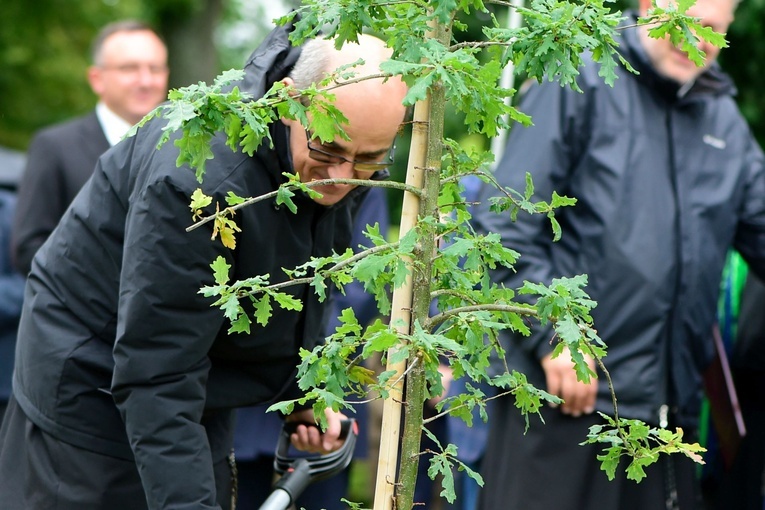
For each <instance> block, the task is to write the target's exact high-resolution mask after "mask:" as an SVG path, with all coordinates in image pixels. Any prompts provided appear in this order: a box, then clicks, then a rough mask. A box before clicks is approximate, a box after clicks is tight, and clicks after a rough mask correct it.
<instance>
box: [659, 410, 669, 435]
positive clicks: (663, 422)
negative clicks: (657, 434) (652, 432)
mask: <svg viewBox="0 0 765 510" xmlns="http://www.w3.org/2000/svg"><path fill="white" fill-rule="evenodd" d="M668 426H669V406H668V405H667V404H663V405H662V406H661V407H659V427H661V428H663V429H666V428H667V427H668Z"/></svg>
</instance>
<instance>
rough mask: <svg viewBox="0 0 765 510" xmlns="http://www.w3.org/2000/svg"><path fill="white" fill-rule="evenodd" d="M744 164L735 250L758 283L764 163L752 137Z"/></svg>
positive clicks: (762, 269) (764, 249)
mask: <svg viewBox="0 0 765 510" xmlns="http://www.w3.org/2000/svg"><path fill="white" fill-rule="evenodd" d="M743 161H744V164H745V165H746V168H745V172H744V175H746V179H747V181H746V185H745V187H744V189H745V192H744V198H743V200H742V204H743V205H742V207H741V211H740V214H739V221H738V225H737V228H736V236H735V239H734V248H735V249H736V250H738V251H739V253H741V256H742V257H744V260H746V262H747V264H749V267H750V268H751V269H752V271H754V272H755V273H756V274H757V276H758V277H759V278H760V280H761V281H765V162H764V158H763V153H762V150H761V149H760V146H759V145H758V144H757V142H756V140H755V139H754V138H753V137H752V136H751V133H750V134H749V143H748V146H747V150H746V153H745V157H744V159H743Z"/></svg>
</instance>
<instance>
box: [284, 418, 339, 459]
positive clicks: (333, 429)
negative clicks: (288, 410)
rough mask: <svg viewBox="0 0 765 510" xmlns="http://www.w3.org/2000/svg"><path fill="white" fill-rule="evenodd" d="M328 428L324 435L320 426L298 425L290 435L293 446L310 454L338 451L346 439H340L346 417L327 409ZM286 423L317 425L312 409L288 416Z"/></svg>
mask: <svg viewBox="0 0 765 510" xmlns="http://www.w3.org/2000/svg"><path fill="white" fill-rule="evenodd" d="M324 414H325V415H326V416H327V422H328V425H329V426H328V427H327V431H326V432H324V433H323V434H322V433H321V430H320V429H319V427H318V426H313V425H302V424H301V425H298V426H297V430H296V431H295V432H294V433H293V434H292V435H290V441H291V442H292V445H293V446H294V447H295V448H297V449H298V450H303V451H306V452H310V453H321V454H324V453H329V452H332V451H335V450H337V449H338V448H340V447H341V446H342V445H343V441H344V439H340V422H341V421H342V420H344V419H345V416H344V415H343V414H341V413H339V412H336V411H333V410H331V409H325V410H324ZM286 421H288V422H289V421H296V422H304V423H316V419H315V417H314V414H313V410H312V409H305V410H303V411H297V412H294V413H292V414H290V415H289V416H287V418H286Z"/></svg>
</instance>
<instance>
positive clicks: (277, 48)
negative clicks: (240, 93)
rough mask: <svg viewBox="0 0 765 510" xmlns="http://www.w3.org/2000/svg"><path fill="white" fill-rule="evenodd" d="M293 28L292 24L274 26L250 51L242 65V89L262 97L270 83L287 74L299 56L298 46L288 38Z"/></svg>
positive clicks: (254, 95)
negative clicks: (258, 44)
mask: <svg viewBox="0 0 765 510" xmlns="http://www.w3.org/2000/svg"><path fill="white" fill-rule="evenodd" d="M293 30H294V27H293V25H292V24H289V25H285V26H283V27H276V28H275V29H274V30H272V31H271V33H270V34H268V36H266V38H265V40H264V41H263V42H262V43H260V46H258V47H257V48H256V49H255V51H253V52H252V54H251V55H250V57H249V58H248V59H247V63H246V64H245V66H244V73H245V74H244V81H243V83H242V86H241V88H242V90H244V91H245V92H247V93H249V94H252V95H253V97H262V96H263V94H265V93H266V91H267V90H268V89H269V88H271V85H273V84H274V83H276V82H277V81H279V80H281V79H283V78H285V77H286V76H287V75H288V74H289V72H290V71H291V70H292V68H293V67H294V66H295V63H296V62H297V60H298V57H299V56H300V48H299V47H296V46H293V45H292V43H291V42H290V40H289V35H290V33H292V31H293Z"/></svg>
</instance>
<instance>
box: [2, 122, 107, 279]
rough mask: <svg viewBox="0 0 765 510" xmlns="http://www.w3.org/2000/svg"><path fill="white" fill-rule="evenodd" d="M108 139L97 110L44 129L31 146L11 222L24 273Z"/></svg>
mask: <svg viewBox="0 0 765 510" xmlns="http://www.w3.org/2000/svg"><path fill="white" fill-rule="evenodd" d="M107 149H109V142H108V141H107V140H106V135H104V131H103V129H102V128H101V124H100V123H99V122H98V117H97V116H96V112H95V110H94V111H92V112H90V113H89V114H88V115H85V116H83V117H78V118H76V119H72V120H69V121H67V122H64V123H62V124H57V125H55V126H51V127H48V128H45V129H43V130H42V131H40V132H39V133H37V134H36V135H35V137H34V138H33V139H32V143H31V144H30V145H29V150H28V151H27V164H26V168H25V169H24V173H23V174H21V182H20V183H19V203H18V208H17V213H16V216H15V219H14V224H13V253H14V264H15V266H16V269H18V270H19V272H20V273H21V274H23V275H25V276H26V274H27V273H29V269H30V268H31V266H32V257H34V255H35V253H36V252H37V250H38V249H39V248H40V246H42V244H43V243H44V242H45V240H46V239H47V238H48V236H49V235H50V233H51V232H53V229H54V228H56V225H58V221H59V220H60V219H61V216H63V215H64V211H66V208H67V207H69V204H71V203H72V200H74V197H75V195H77V192H78V191H80V189H81V188H82V186H83V185H84V184H85V181H87V180H88V177H90V176H91V175H92V174H93V168H95V166H96V161H98V157H99V156H100V155H101V154H103V153H104V152H106V150H107Z"/></svg>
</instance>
